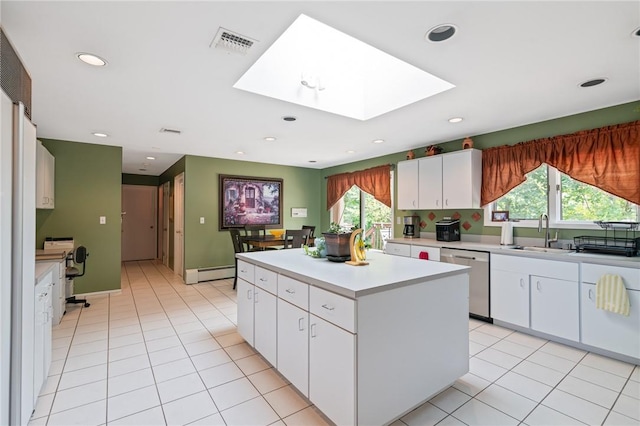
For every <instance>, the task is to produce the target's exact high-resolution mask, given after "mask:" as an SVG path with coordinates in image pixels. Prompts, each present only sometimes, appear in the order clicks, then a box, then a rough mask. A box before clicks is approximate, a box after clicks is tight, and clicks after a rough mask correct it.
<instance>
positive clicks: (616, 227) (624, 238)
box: [573, 220, 640, 257]
mask: <svg viewBox="0 0 640 426" xmlns="http://www.w3.org/2000/svg"><path fill="white" fill-rule="evenodd" d="M594 223H595V224H596V225H598V226H600V227H601V228H602V229H604V231H605V232H604V236H597V237H596V236H581V237H574V238H573V241H574V245H575V246H576V251H577V252H580V251H585V250H589V251H597V252H602V253H614V254H624V255H626V256H627V257H631V256H636V255H637V254H638V252H639V251H640V237H637V236H636V231H637V230H638V225H639V224H640V222H604V221H600V220H598V221H596V222H594Z"/></svg>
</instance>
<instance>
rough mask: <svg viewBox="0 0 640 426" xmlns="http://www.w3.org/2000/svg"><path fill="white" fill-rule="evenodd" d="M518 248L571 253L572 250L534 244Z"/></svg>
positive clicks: (542, 251) (541, 251)
mask: <svg viewBox="0 0 640 426" xmlns="http://www.w3.org/2000/svg"><path fill="white" fill-rule="evenodd" d="M520 250H525V251H536V252H540V253H571V252H573V250H567V249H561V248H551V247H536V246H526V247H522V248H521V249H520Z"/></svg>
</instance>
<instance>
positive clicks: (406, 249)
mask: <svg viewBox="0 0 640 426" xmlns="http://www.w3.org/2000/svg"><path fill="white" fill-rule="evenodd" d="M384 252H385V253H387V254H393V255H395V256H405V257H409V256H411V246H410V245H409V244H397V243H387V245H386V247H385V249H384Z"/></svg>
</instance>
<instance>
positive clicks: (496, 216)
mask: <svg viewBox="0 0 640 426" xmlns="http://www.w3.org/2000/svg"><path fill="white" fill-rule="evenodd" d="M508 220H509V211H508V210H504V211H500V210H496V211H493V212H491V221H492V222H506V221H508Z"/></svg>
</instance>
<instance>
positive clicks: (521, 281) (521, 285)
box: [520, 278, 524, 288]
mask: <svg viewBox="0 0 640 426" xmlns="http://www.w3.org/2000/svg"><path fill="white" fill-rule="evenodd" d="M520 287H522V288H524V279H522V278H520Z"/></svg>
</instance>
